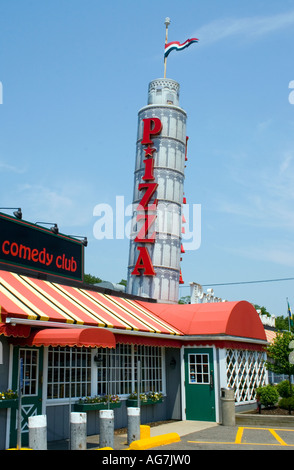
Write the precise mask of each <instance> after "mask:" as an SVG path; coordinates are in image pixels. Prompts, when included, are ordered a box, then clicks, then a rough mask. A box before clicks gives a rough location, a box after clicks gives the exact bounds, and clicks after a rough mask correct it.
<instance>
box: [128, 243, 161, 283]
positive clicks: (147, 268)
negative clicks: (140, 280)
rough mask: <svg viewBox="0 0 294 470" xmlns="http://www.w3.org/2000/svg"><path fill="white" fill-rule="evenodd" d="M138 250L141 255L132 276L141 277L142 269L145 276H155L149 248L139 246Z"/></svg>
mask: <svg viewBox="0 0 294 470" xmlns="http://www.w3.org/2000/svg"><path fill="white" fill-rule="evenodd" d="M137 250H139V252H140V253H139V256H138V259H137V262H136V266H135V268H134V271H133V272H132V274H134V275H135V276H141V273H140V271H139V269H142V270H143V271H144V272H143V275H144V276H155V271H154V269H153V265H152V261H151V259H150V255H149V253H148V250H147V247H146V246H137Z"/></svg>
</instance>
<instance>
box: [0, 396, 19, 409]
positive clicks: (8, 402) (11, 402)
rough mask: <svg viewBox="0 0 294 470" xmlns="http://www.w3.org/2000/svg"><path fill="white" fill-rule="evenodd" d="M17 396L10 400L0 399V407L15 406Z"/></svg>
mask: <svg viewBox="0 0 294 470" xmlns="http://www.w3.org/2000/svg"><path fill="white" fill-rule="evenodd" d="M17 405H18V398H12V399H11V400H0V408H17Z"/></svg>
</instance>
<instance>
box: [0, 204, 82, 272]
mask: <svg viewBox="0 0 294 470" xmlns="http://www.w3.org/2000/svg"><path fill="white" fill-rule="evenodd" d="M83 249H84V247H83V245H82V243H81V242H79V241H78V240H75V239H73V238H69V237H67V236H66V235H62V234H58V235H55V234H53V233H52V232H51V231H50V230H47V229H45V228H43V227H39V226H37V225H34V224H31V223H29V222H25V221H22V220H16V219H14V218H13V217H10V216H8V215H6V214H1V213H0V268H1V266H3V265H5V267H6V268H7V266H8V267H9V268H10V269H11V270H13V266H17V267H18V268H24V271H25V270H30V271H36V272H40V273H47V274H51V275H55V276H59V277H63V278H70V279H73V280H77V281H82V280H83V272H84V266H83V260H84V252H83Z"/></svg>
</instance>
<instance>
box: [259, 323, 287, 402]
mask: <svg viewBox="0 0 294 470" xmlns="http://www.w3.org/2000/svg"><path fill="white" fill-rule="evenodd" d="M293 340H294V335H293V333H291V332H289V331H284V332H278V333H277V336H276V337H275V339H274V340H273V342H272V343H271V344H270V345H269V346H268V347H267V348H266V352H267V357H268V360H267V361H266V362H265V365H266V368H267V369H268V370H271V371H272V372H275V373H276V374H285V375H287V376H288V377H289V383H290V388H291V395H292V386H291V377H292V375H294V364H291V363H290V361H289V354H290V349H289V344H290V342H291V341H293Z"/></svg>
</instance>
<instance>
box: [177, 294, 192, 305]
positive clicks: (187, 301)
mask: <svg viewBox="0 0 294 470" xmlns="http://www.w3.org/2000/svg"><path fill="white" fill-rule="evenodd" d="M178 303H179V304H190V303H191V297H190V295H186V297H181V298H180V300H179V302H178Z"/></svg>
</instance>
